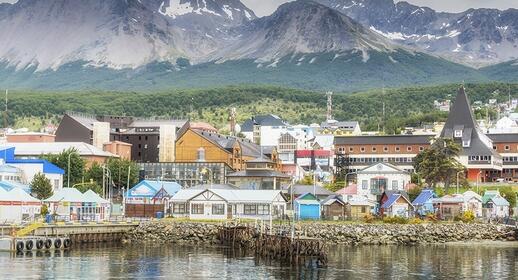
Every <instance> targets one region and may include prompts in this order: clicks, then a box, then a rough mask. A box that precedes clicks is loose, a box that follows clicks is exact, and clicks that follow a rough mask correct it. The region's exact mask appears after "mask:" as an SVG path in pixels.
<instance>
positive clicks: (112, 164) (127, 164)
mask: <svg viewBox="0 0 518 280" xmlns="http://www.w3.org/2000/svg"><path fill="white" fill-rule="evenodd" d="M106 166H107V167H108V169H109V170H110V175H111V179H112V180H113V184H114V185H115V187H117V188H119V189H121V188H123V187H126V185H127V184H128V169H129V171H130V174H129V183H130V185H129V187H131V186H133V185H135V184H136V183H137V182H138V171H139V167H138V165H137V164H136V163H135V162H134V161H131V160H126V159H119V158H110V159H109V160H108V162H107V163H106ZM101 174H102V173H101Z"/></svg>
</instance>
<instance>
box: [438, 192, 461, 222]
mask: <svg viewBox="0 0 518 280" xmlns="http://www.w3.org/2000/svg"><path fill="white" fill-rule="evenodd" d="M433 204H434V207H435V209H436V213H437V216H439V218H441V219H445V220H451V219H453V218H455V217H456V216H459V215H460V214H461V213H462V212H463V205H464V197H463V196H462V195H460V194H456V195H445V196H443V197H441V198H435V199H433Z"/></svg>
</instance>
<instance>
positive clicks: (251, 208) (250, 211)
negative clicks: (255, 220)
mask: <svg viewBox="0 0 518 280" xmlns="http://www.w3.org/2000/svg"><path fill="white" fill-rule="evenodd" d="M244 210H245V211H244V212H245V215H256V214H257V205H255V204H245V209H244Z"/></svg>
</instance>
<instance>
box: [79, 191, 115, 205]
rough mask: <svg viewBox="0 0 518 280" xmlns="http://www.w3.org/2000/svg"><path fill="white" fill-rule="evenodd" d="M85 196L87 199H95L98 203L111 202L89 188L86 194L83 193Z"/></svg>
mask: <svg viewBox="0 0 518 280" xmlns="http://www.w3.org/2000/svg"><path fill="white" fill-rule="evenodd" d="M83 196H84V198H85V199H86V200H92V201H94V202H95V203H98V204H109V203H110V202H109V201H108V200H106V199H104V198H102V197H100V196H99V195H98V194H96V193H95V192H94V191H92V190H88V191H86V192H85V193H84V194H83Z"/></svg>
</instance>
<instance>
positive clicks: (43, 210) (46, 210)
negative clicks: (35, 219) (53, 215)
mask: <svg viewBox="0 0 518 280" xmlns="http://www.w3.org/2000/svg"><path fill="white" fill-rule="evenodd" d="M48 213H49V207H48V206H47V204H43V205H42V206H41V216H42V217H45V216H46V215H47V214H48Z"/></svg>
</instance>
